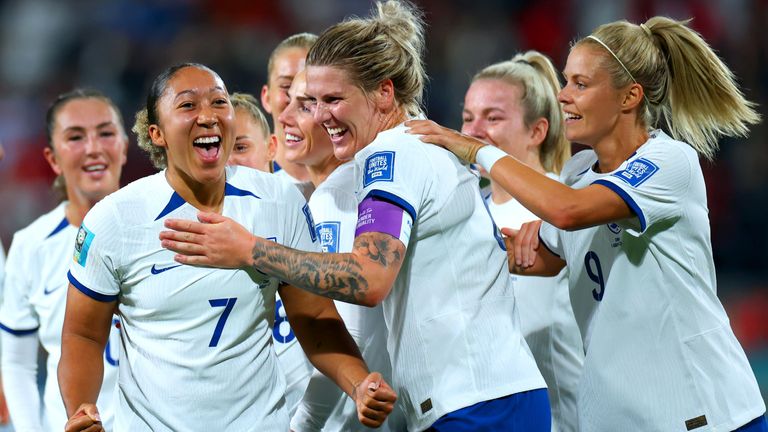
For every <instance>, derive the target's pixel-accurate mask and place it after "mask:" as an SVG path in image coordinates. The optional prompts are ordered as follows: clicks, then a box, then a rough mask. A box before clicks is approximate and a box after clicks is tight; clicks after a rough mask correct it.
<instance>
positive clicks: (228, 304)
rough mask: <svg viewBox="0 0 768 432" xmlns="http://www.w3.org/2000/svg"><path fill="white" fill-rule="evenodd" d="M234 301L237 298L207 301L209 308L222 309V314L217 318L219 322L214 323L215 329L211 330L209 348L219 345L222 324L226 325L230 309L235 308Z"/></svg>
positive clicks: (222, 328)
mask: <svg viewBox="0 0 768 432" xmlns="http://www.w3.org/2000/svg"><path fill="white" fill-rule="evenodd" d="M236 301H237V297H230V298H222V299H212V300H208V303H210V304H211V307H223V308H224V312H222V313H221V316H220V317H219V322H217V323H216V329H214V330H213V336H211V342H210V343H209V344H208V346H209V347H215V346H216V345H218V344H219V339H220V338H221V332H222V331H223V330H224V324H226V323H227V318H229V313H230V312H232V308H233V307H235V302H236Z"/></svg>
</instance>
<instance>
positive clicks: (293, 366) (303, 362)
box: [272, 170, 315, 417]
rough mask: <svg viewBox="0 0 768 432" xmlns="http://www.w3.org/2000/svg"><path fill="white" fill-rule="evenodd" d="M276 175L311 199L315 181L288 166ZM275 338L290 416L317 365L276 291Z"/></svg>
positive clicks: (297, 405)
mask: <svg viewBox="0 0 768 432" xmlns="http://www.w3.org/2000/svg"><path fill="white" fill-rule="evenodd" d="M274 175H275V176H276V177H277V178H279V179H281V180H283V181H287V182H289V183H291V184H293V185H295V186H296V187H297V188H299V191H300V192H301V194H302V195H304V198H305V199H307V200H308V199H309V197H310V195H312V191H314V190H315V186H314V185H313V184H312V182H302V181H300V180H298V179H296V178H295V177H292V176H291V175H290V174H288V173H287V172H285V170H280V171H278V172H276V173H275V174H274ZM272 335H273V342H274V344H275V353H276V354H277V361H278V363H279V364H280V370H282V371H283V373H284V374H285V385H286V387H285V401H286V406H287V407H288V416H289V417H291V416H293V414H294V413H295V412H296V409H297V408H298V407H299V403H301V397H302V396H304V391H305V390H306V388H307V384H308V383H309V378H310V376H312V371H313V370H314V367H313V366H312V363H310V361H309V359H308V358H307V355H306V354H304V350H303V349H301V345H299V341H298V340H297V339H296V335H295V334H294V333H293V329H291V324H290V323H289V322H288V315H286V313H285V308H284V307H283V301H282V300H281V299H280V294H279V293H278V294H276V304H275V324H274V328H273V329H272Z"/></svg>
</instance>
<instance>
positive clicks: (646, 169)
mask: <svg viewBox="0 0 768 432" xmlns="http://www.w3.org/2000/svg"><path fill="white" fill-rule="evenodd" d="M658 170H659V167H658V166H656V164H654V163H653V162H651V161H649V160H648V159H643V158H638V159H635V160H633V161H632V162H630V163H629V164H627V167H626V168H624V169H623V170H622V171H619V172H617V173H614V174H613V176H614V177H618V178H620V179H622V180H624V181H625V182H626V183H627V184H629V185H630V186H632V187H638V186H640V185H641V184H642V183H643V182H644V181H646V180H648V179H649V178H651V176H652V175H654V174H655V173H656V172H657V171H658Z"/></svg>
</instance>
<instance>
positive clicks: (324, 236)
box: [291, 162, 405, 432]
mask: <svg viewBox="0 0 768 432" xmlns="http://www.w3.org/2000/svg"><path fill="white" fill-rule="evenodd" d="M354 181H355V165H354V163H353V162H347V163H345V164H343V165H341V166H339V167H338V168H336V169H335V170H334V171H333V172H332V173H331V174H330V175H329V176H328V178H327V179H326V180H325V181H324V182H323V183H321V184H320V186H318V187H317V189H316V190H315V192H314V193H313V194H312V197H311V198H310V199H309V207H310V209H311V210H312V216H313V217H314V220H315V231H316V232H317V238H318V240H319V242H320V247H321V248H322V250H323V252H327V253H337V252H340V253H344V252H351V251H352V244H353V243H354V240H355V226H356V225H357V198H356V197H355V193H354ZM334 303H335V304H336V309H337V310H338V311H339V315H341V317H342V318H343V319H344V324H345V325H346V326H347V330H349V333H350V334H351V335H352V338H353V339H354V340H355V342H356V343H357V346H358V347H359V348H360V353H361V354H362V355H363V358H364V359H365V362H366V364H367V365H368V369H369V370H371V371H376V372H381V374H382V376H384V379H385V380H386V381H387V382H388V383H390V384H391V383H392V367H391V366H390V363H389V357H388V354H387V328H386V325H385V323H384V314H383V310H382V306H381V305H379V306H376V307H373V308H369V307H365V306H358V305H353V304H350V303H345V302H341V301H335V302H334ZM291 429H292V430H294V431H296V432H308V431H319V430H323V431H326V432H339V431H345V432H347V431H367V430H371V429H369V428H367V427H365V426H363V425H362V424H361V423H360V421H359V420H358V419H357V408H356V407H355V402H354V401H353V400H352V399H351V398H349V397H348V396H347V395H346V393H344V392H343V391H342V390H341V389H340V388H338V386H336V384H335V383H333V381H331V380H330V379H329V378H328V377H326V376H325V375H322V374H321V373H319V372H315V373H314V374H313V376H312V379H311V380H310V382H309V386H308V387H307V393H306V394H305V395H304V399H303V400H302V404H301V405H300V406H299V409H298V411H297V413H296V415H294V417H293V418H292V419H291ZM379 430H382V431H393V432H395V431H404V430H405V418H404V417H403V413H402V410H401V409H400V407H399V404H398V405H396V406H395V410H394V411H393V412H392V413H390V414H389V416H387V420H386V421H385V422H384V424H383V425H382V426H381V428H379Z"/></svg>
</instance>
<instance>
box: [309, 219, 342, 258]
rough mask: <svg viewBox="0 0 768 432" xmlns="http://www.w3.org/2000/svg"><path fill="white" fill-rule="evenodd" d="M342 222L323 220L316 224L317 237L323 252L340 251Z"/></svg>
mask: <svg viewBox="0 0 768 432" xmlns="http://www.w3.org/2000/svg"><path fill="white" fill-rule="evenodd" d="M340 228H341V222H323V223H319V224H317V225H315V231H317V238H319V239H320V247H321V248H322V250H323V252H328V253H336V252H338V251H339V229H340Z"/></svg>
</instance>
